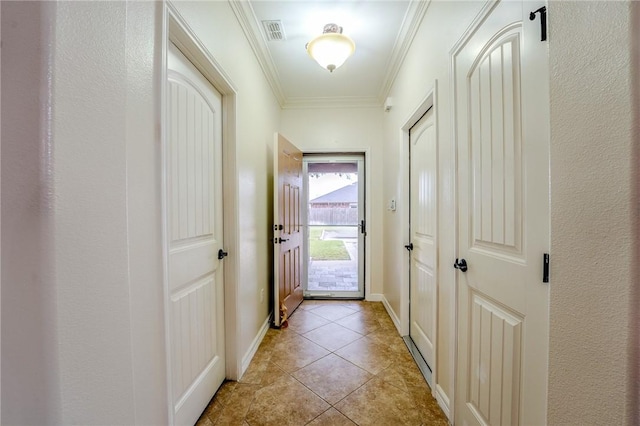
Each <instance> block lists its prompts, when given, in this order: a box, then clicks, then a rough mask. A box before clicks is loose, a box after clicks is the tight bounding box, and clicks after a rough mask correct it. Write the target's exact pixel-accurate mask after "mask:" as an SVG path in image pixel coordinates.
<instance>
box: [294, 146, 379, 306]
mask: <svg viewBox="0 0 640 426" xmlns="http://www.w3.org/2000/svg"><path fill="white" fill-rule="evenodd" d="M306 155H307V158H309V157H311V158H313V160H311V161H314V160H317V161H318V162H322V161H325V160H326V161H327V162H331V161H338V162H340V161H342V162H345V161H346V162H356V163H357V164H358V176H360V178H359V180H358V184H359V185H362V186H361V187H360V188H359V189H358V194H359V195H358V203H359V206H358V216H359V219H358V220H364V222H365V233H364V235H363V234H362V232H361V230H360V229H359V231H358V286H359V288H360V286H362V290H360V289H359V290H358V292H359V293H360V294H357V295H356V294H354V293H351V292H349V293H348V294H344V295H342V297H355V298H364V297H365V290H366V285H365V279H366V273H365V268H366V255H367V250H366V241H367V238H366V229H367V216H366V211H367V210H366V206H367V203H366V189H367V183H366V171H367V170H366V167H365V161H366V156H365V154H364V153H348V154H343V153H335V154H327V153H314V154H310V153H309V152H307V153H306ZM303 158H304V157H303ZM308 162H309V160H307V161H305V160H303V166H302V173H303V181H304V191H303V200H304V202H303V206H302V216H303V217H304V218H305V223H304V234H303V239H304V250H303V256H304V261H303V266H302V274H303V288H304V291H305V295H307V292H308V289H307V285H308V278H309V275H308V274H309V252H308V250H309V224H308V223H307V222H308V213H309V210H308V209H309V206H308V201H309V174H308V169H307V166H308ZM361 206H363V207H361ZM311 297H313V294H312V295H311Z"/></svg>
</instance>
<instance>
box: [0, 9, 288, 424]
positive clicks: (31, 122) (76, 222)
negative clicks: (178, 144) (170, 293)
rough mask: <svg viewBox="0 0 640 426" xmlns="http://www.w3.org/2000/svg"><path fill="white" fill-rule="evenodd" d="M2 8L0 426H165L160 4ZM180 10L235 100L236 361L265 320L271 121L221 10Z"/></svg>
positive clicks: (275, 114)
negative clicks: (233, 91)
mask: <svg viewBox="0 0 640 426" xmlns="http://www.w3.org/2000/svg"><path fill="white" fill-rule="evenodd" d="M1 7H2V20H3V22H2V42H3V47H2V62H3V64H11V66H4V67H3V68H2V83H3V86H4V87H3V88H4V89H5V90H3V93H2V121H3V128H2V151H3V152H2V154H3V155H2V228H3V234H2V252H3V258H2V293H3V297H2V310H1V313H2V325H3V329H2V375H1V377H2V389H3V392H2V406H3V411H2V424H48V423H52V424H58V423H63V424H96V423H103V424H166V423H167V421H168V419H167V415H168V408H167V388H166V377H165V371H166V360H165V358H164V356H163V354H164V350H165V342H164V324H163V321H164V313H163V309H164V300H163V290H162V288H163V287H162V254H161V241H162V239H161V238H162V234H161V229H162V224H161V211H162V210H161V193H160V170H161V169H160V157H159V154H160V146H161V145H160V132H159V129H160V121H159V117H160V101H161V99H160V93H161V91H160V88H161V84H163V82H162V80H161V78H162V72H161V71H162V67H163V65H162V56H161V47H162V40H163V39H162V38H163V34H162V19H163V10H162V7H163V5H162V3H159V2H135V1H131V2H60V3H48V2H15V3H13V2H3V3H2V6H1ZM179 9H180V11H181V12H184V14H185V17H186V19H187V22H189V24H190V25H192V26H193V28H194V29H195V31H196V33H197V35H198V37H199V38H200V39H201V40H202V41H203V42H204V43H205V45H206V46H207V48H208V49H209V50H210V51H211V53H212V54H213V56H214V57H215V58H216V59H217V60H218V62H219V63H220V64H221V66H222V67H223V68H224V71H226V73H227V74H228V75H230V76H231V78H232V80H233V83H234V84H235V86H236V88H237V90H238V92H239V94H238V97H237V111H236V113H237V124H238V129H237V132H236V133H237V156H238V158H239V164H238V175H239V180H240V199H241V200H242V204H241V206H242V209H241V210H240V211H238V212H237V214H238V216H239V221H240V226H241V229H240V242H241V245H240V253H231V255H233V256H239V257H240V258H241V259H242V263H241V265H242V267H241V275H240V277H239V279H238V282H239V283H240V284H239V289H238V294H239V297H240V298H241V299H242V300H243V310H242V312H240V315H239V317H240V320H241V324H239V325H238V328H239V329H240V330H241V335H240V336H239V338H238V342H237V343H238V349H239V352H240V355H242V354H243V353H244V352H246V351H247V350H248V348H249V347H250V345H251V342H252V341H253V340H254V338H255V337H256V335H257V334H258V332H259V330H260V328H261V327H262V325H263V324H264V322H265V320H266V319H267V317H268V305H267V301H266V300H265V301H264V302H263V303H260V302H259V293H260V289H262V288H265V287H267V285H268V280H269V272H270V259H269V255H268V253H269V249H270V244H269V243H268V237H269V235H270V233H269V232H268V230H269V229H270V225H269V224H270V222H271V220H270V216H269V214H268V212H270V211H271V209H270V204H269V196H268V193H269V186H268V181H267V180H265V176H266V175H268V174H269V173H270V167H271V158H270V156H269V153H270V149H271V148H270V144H271V143H272V135H273V132H275V131H276V130H277V128H278V125H279V121H280V116H279V114H280V109H279V107H278V105H277V103H276V102H275V98H274V96H273V95H272V93H271V91H270V89H269V86H268V85H267V83H266V80H265V79H264V77H263V75H262V73H261V71H260V68H259V66H258V64H257V62H256V61H255V59H254V57H253V52H252V51H251V49H250V48H249V46H248V44H247V43H246V42H245V41H244V40H245V39H244V36H243V34H242V32H241V31H240V28H239V26H238V24H237V21H236V19H235V16H234V15H233V13H232V11H231V9H230V7H229V5H228V3H226V2H207V3H204V2H202V3H180V4H179ZM6 123H10V124H9V125H5V124H6ZM265 213H266V214H265Z"/></svg>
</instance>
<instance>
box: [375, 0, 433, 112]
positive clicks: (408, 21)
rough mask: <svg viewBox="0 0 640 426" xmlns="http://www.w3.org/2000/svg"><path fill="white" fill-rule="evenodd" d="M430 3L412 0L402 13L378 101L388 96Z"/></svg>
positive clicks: (426, 0) (382, 100) (428, 0)
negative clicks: (404, 12)
mask: <svg viewBox="0 0 640 426" xmlns="http://www.w3.org/2000/svg"><path fill="white" fill-rule="evenodd" d="M430 4H431V0H416V1H412V2H411V3H410V5H409V7H408V8H407V13H406V14H405V15H404V20H403V21H402V26H401V27H400V31H398V36H397V37H396V42H395V44H394V46H393V50H392V51H391V56H390V58H389V61H388V62H387V63H388V64H389V66H388V68H387V72H386V75H385V78H384V82H383V84H382V87H381V89H380V93H379V94H378V99H379V100H380V102H384V100H385V99H386V98H387V96H389V92H390V91H391V86H393V83H394V82H395V80H396V77H397V76H398V72H399V71H400V67H401V66H402V63H403V62H404V59H405V57H406V56H407V53H408V52H409V49H410V48H411V44H412V43H413V39H414V37H415V36H416V33H417V32H418V28H420V24H421V23H422V19H423V18H424V15H425V13H427V9H429V5H430Z"/></svg>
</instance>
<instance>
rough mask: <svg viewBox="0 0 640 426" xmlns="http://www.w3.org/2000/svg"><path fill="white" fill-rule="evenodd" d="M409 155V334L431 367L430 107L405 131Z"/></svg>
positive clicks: (433, 202)
mask: <svg viewBox="0 0 640 426" xmlns="http://www.w3.org/2000/svg"><path fill="white" fill-rule="evenodd" d="M409 143H410V156H411V172H410V173H411V181H410V188H411V201H410V203H411V216H410V221H411V225H410V227H411V244H413V250H412V251H411V252H410V253H411V272H410V282H411V288H410V309H409V316H410V318H409V335H410V336H411V339H412V340H413V342H414V344H415V345H416V347H417V348H418V350H419V351H420V353H421V354H422V357H423V358H424V360H425V361H426V362H427V364H428V365H429V368H431V371H434V369H435V345H436V318H437V305H438V291H437V280H436V277H437V274H436V267H437V261H436V252H437V250H436V229H437V221H436V212H437V192H436V188H437V186H436V176H437V169H436V167H437V151H436V132H435V126H434V119H433V108H431V109H430V110H429V111H427V113H426V114H425V115H424V116H423V117H422V118H421V119H420V121H418V123H416V124H415V125H414V126H413V127H412V128H411V129H410V131H409Z"/></svg>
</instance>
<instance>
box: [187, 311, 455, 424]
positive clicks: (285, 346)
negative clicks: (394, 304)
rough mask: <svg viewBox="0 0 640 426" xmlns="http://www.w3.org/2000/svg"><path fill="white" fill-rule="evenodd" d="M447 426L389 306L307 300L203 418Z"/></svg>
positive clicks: (223, 421)
mask: <svg viewBox="0 0 640 426" xmlns="http://www.w3.org/2000/svg"><path fill="white" fill-rule="evenodd" d="M214 424H215V425H245V426H246V425H250V426H257V425H307V424H308V425H354V424H357V425H447V424H448V421H447V419H446V417H445V415H444V413H443V412H442V410H441V409H440V408H439V407H438V404H437V402H436V401H435V399H434V398H433V397H432V396H431V390H430V389H429V387H428V385H427V383H426V381H425V380H424V378H423V377H422V375H421V374H420V371H419V370H418V367H417V366H416V364H415V362H414V361H413V359H412V358H411V355H409V351H408V350H407V348H406V346H405V344H404V342H403V340H402V338H401V337H400V336H399V335H398V333H397V331H396V329H395V327H394V325H393V323H392V321H391V319H390V318H389V316H388V314H387V312H386V311H385V309H384V307H383V306H382V304H381V303H372V302H360V301H317V300H313V301H312V300H307V301H305V302H303V304H302V305H301V306H300V307H299V308H298V310H297V311H296V312H294V314H293V315H292V316H291V318H290V319H289V327H288V328H284V329H281V330H275V329H270V330H269V331H268V332H267V334H266V336H265V338H264V340H263V341H262V344H261V345H260V348H259V349H258V351H257V353H256V355H255V357H254V358H253V360H252V361H251V364H250V365H249V368H248V369H247V371H246V373H245V374H244V376H243V377H242V379H241V380H240V381H239V382H232V381H228V382H225V383H224V384H223V385H222V387H221V388H220V389H219V390H218V392H217V393H216V395H215V396H214V397H213V399H212V400H211V402H210V403H209V406H208V407H207V409H206V410H205V411H204V413H203V414H202V416H201V417H200V419H199V420H198V423H197V425H198V426H210V425H214Z"/></svg>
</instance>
